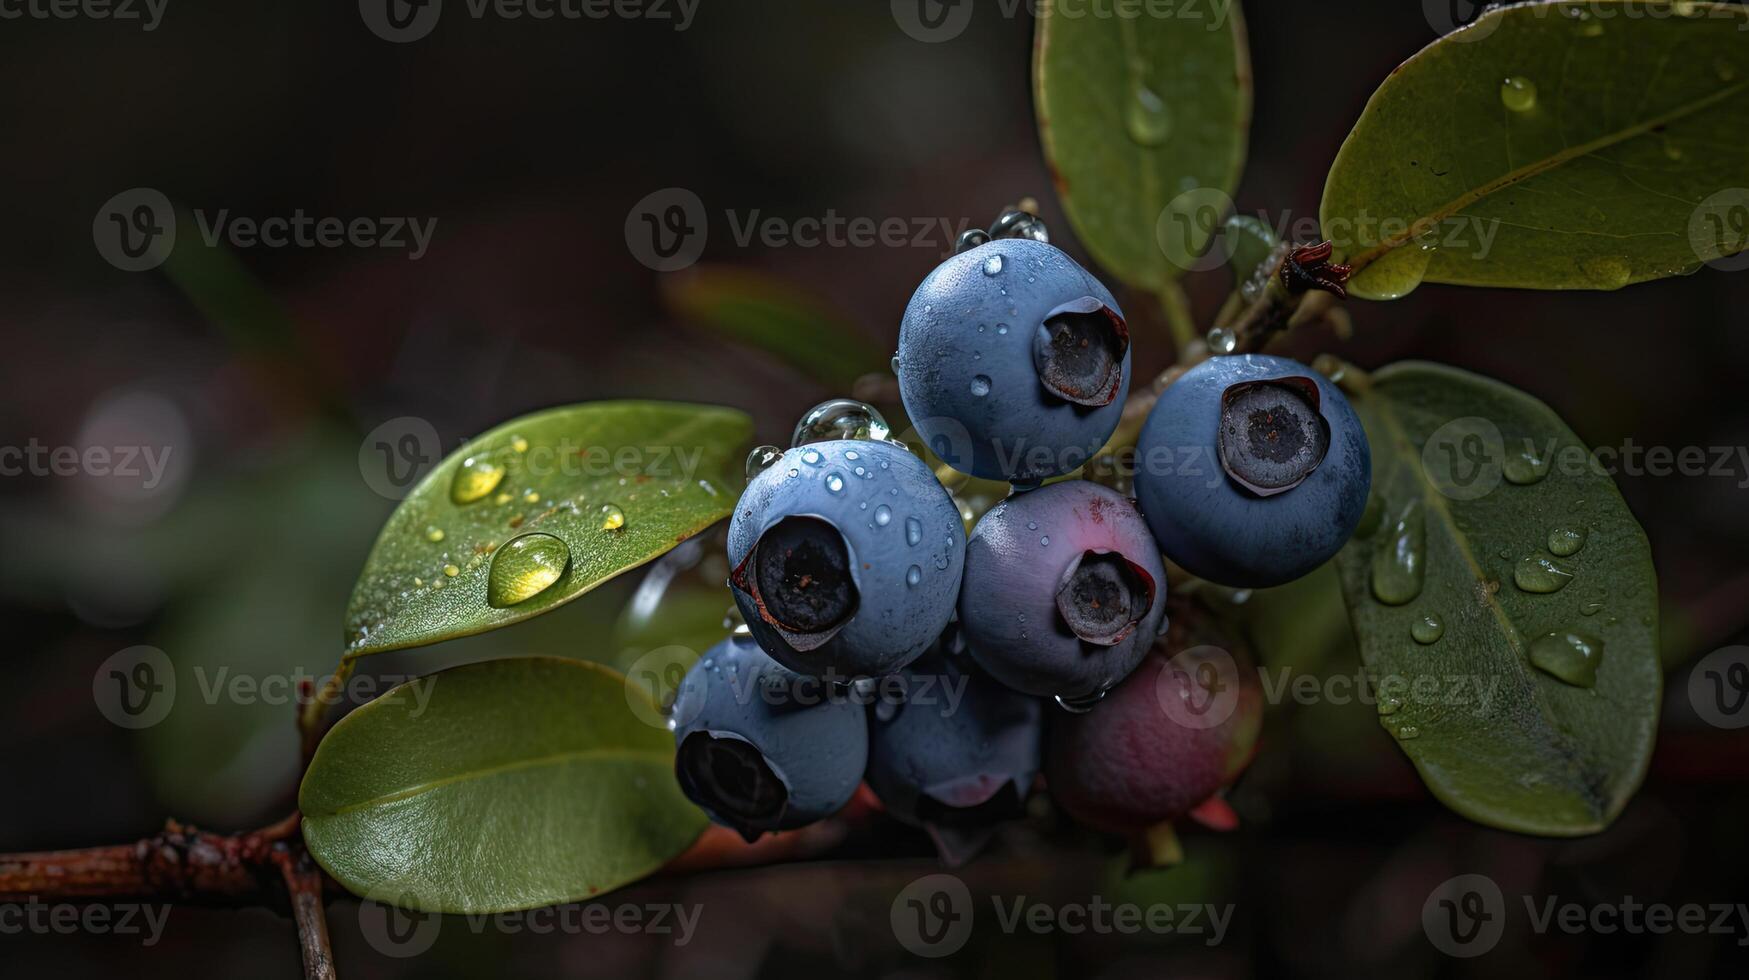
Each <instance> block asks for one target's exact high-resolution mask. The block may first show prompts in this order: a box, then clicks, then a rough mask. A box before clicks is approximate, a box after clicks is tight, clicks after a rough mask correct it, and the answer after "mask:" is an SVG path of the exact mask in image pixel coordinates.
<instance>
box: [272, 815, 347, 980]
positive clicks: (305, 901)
mask: <svg viewBox="0 0 1749 980" xmlns="http://www.w3.org/2000/svg"><path fill="white" fill-rule="evenodd" d="M274 856H275V858H276V861H275V863H276V864H278V865H279V870H280V875H281V876H282V877H283V878H284V880H285V888H286V894H287V896H288V897H289V899H290V901H291V915H292V920H293V921H295V922H296V923H297V924H298V947H299V949H300V950H301V951H302V952H303V957H304V980H337V978H336V976H335V973H334V951H333V950H332V949H331V948H330V947H329V945H328V917H327V912H326V909H324V908H323V879H324V877H325V876H324V875H323V874H322V869H321V868H318V867H317V866H316V862H315V861H313V860H311V858H310V855H309V852H307V851H305V850H303V849H302V848H301V847H300V848H298V849H297V851H296V853H294V852H293V851H292V849H291V848H287V847H282V848H278V849H277V850H276V851H275V854H274Z"/></svg>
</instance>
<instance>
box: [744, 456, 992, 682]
mask: <svg viewBox="0 0 1749 980" xmlns="http://www.w3.org/2000/svg"><path fill="white" fill-rule="evenodd" d="M964 561H965V525H964V524H963V523H962V522H961V520H960V514H959V509H958V508H957V507H955V505H954V502H953V499H952V498H951V497H949V496H948V493H947V491H946V490H944V489H942V486H941V484H940V483H939V482H938V481H937V480H936V479H935V474H934V473H933V472H931V471H930V469H929V467H928V466H927V465H925V464H924V463H923V461H922V460H920V459H918V458H917V457H916V456H913V455H911V454H910V453H909V452H906V451H905V450H904V449H903V448H902V447H900V446H896V445H893V444H892V443H889V442H876V441H870V440H862V439H846V440H836V441H829V442H816V443H809V444H807V445H803V446H799V447H796V448H794V449H791V450H789V451H787V452H785V453H784V454H783V457H782V458H781V459H779V460H777V461H776V462H775V463H773V464H772V465H771V466H770V467H768V468H767V469H766V470H764V471H763V472H761V473H760V474H759V475H758V476H756V477H754V478H753V480H752V481H751V482H750V483H748V485H747V490H746V491H745V492H744V493H743V494H742V495H741V499H740V501H739V502H738V503H737V504H736V505H735V514H734V517H733V518H732V519H731V521H730V523H729V567H730V569H732V571H731V574H730V578H729V582H730V588H731V591H732V592H733V593H734V596H735V604H736V605H737V606H738V607H740V610H741V615H742V616H743V617H745V619H746V621H747V626H748V628H749V629H750V630H751V631H752V633H753V637H754V639H756V640H757V641H758V642H759V645H760V646H761V647H762V648H764V650H765V652H766V653H768V654H770V655H771V656H772V657H773V658H774V659H776V660H777V661H778V662H779V663H781V664H783V665H785V666H787V667H789V668H790V669H792V670H795V671H799V672H801V673H804V674H812V675H814V676H820V677H825V676H833V675H836V676H837V677H839V678H840V679H845V678H848V677H856V676H877V677H878V676H882V675H885V674H890V673H892V672H893V671H895V670H898V669H899V668H900V667H903V666H905V665H906V664H908V663H910V662H911V661H912V660H915V659H916V658H917V657H918V656H919V655H921V654H922V653H923V651H924V650H926V649H928V648H929V645H930V644H931V643H933V642H935V640H936V638H937V637H939V636H940V635H941V632H942V630H944V629H945V628H946V627H947V623H948V620H949V619H950V618H951V617H952V615H953V610H954V600H955V597H956V596H957V595H958V594H959V589H960V575H961V572H962V570H963V567H964Z"/></svg>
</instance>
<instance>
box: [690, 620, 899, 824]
mask: <svg viewBox="0 0 1749 980" xmlns="http://www.w3.org/2000/svg"><path fill="white" fill-rule="evenodd" d="M673 718H674V745H675V757H674V772H675V775H676V777H678V779H679V780H680V788H681V790H682V791H684V792H685V793H686V796H687V799H690V800H692V802H694V803H696V804H698V805H699V807H701V808H702V809H703V810H704V811H705V812H706V813H707V814H709V815H710V818H711V819H712V820H714V821H716V822H717V823H720V824H722V825H723V826H725V827H730V828H732V829H734V830H736V831H738V832H740V834H741V836H743V837H745V838H747V839H748V840H749V841H752V840H755V839H757V838H758V837H759V835H760V834H762V833H765V832H766V831H772V830H788V829H791V828H794V827H801V826H804V825H806V824H810V823H813V822H814V821H816V820H819V819H821V818H823V817H826V816H830V815H831V814H833V813H836V812H837V811H838V810H839V809H841V808H842V807H843V806H844V804H846V803H848V802H849V801H850V798H851V796H852V795H854V794H855V792H856V787H857V786H858V785H859V784H860V783H861V782H862V774H863V770H864V769H865V768H866V766H867V764H868V722H867V709H866V708H865V706H864V705H863V704H862V703H860V702H858V701H856V700H855V699H854V698H851V697H849V696H848V695H847V694H846V693H844V692H842V691H837V690H835V689H833V688H832V687H830V686H829V685H827V684H826V683H825V682H823V681H820V680H818V679H816V678H813V677H808V676H805V675H802V674H797V673H796V672H794V671H792V670H789V669H787V668H785V667H784V666H783V665H782V664H779V663H777V662H776V661H774V660H772V659H771V658H770V657H768V656H766V655H765V652H764V651H762V650H760V649H759V646H758V644H756V643H754V642H753V641H752V640H751V639H750V638H747V637H744V636H732V637H730V638H729V639H726V640H724V641H723V642H721V643H719V644H717V645H716V646H714V647H712V648H710V650H708V651H706V652H705V655H704V656H703V657H701V658H699V661H698V663H696V664H694V665H693V666H692V669H691V670H689V671H687V673H686V678H685V679H684V680H682V681H681V683H680V690H679V693H678V694H676V696H675V700H674V714H673Z"/></svg>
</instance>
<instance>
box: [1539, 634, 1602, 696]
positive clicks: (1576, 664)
mask: <svg viewBox="0 0 1749 980" xmlns="http://www.w3.org/2000/svg"><path fill="white" fill-rule="evenodd" d="M1602 659H1603V641H1602V640H1600V639H1598V638H1597V637H1595V636H1592V635H1590V634H1589V633H1579V632H1575V631H1564V632H1559V633H1548V634H1545V635H1543V636H1539V637H1537V638H1536V639H1535V640H1533V641H1531V644H1530V662H1531V663H1532V664H1534V665H1535V666H1536V668H1537V669H1538V670H1541V671H1543V672H1544V673H1546V674H1549V675H1550V676H1552V677H1554V678H1556V679H1558V680H1562V681H1565V682H1566V683H1568V684H1571V685H1573V686H1574V687H1593V686H1595V685H1596V684H1597V665H1598V662H1599V661H1601V660H1602Z"/></svg>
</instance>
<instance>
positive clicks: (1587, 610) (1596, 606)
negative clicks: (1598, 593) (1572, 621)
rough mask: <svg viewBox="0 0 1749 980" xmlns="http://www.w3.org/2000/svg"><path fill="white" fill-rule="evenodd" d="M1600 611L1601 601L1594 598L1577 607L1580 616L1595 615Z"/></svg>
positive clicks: (1601, 609) (1601, 607)
mask: <svg viewBox="0 0 1749 980" xmlns="http://www.w3.org/2000/svg"><path fill="white" fill-rule="evenodd" d="M1602 611H1603V603H1601V602H1598V601H1597V600H1595V599H1593V600H1592V601H1590V602H1587V603H1585V604H1583V605H1581V606H1580V607H1579V615H1581V616H1595V615H1597V614H1598V613H1600V612H1602Z"/></svg>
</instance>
